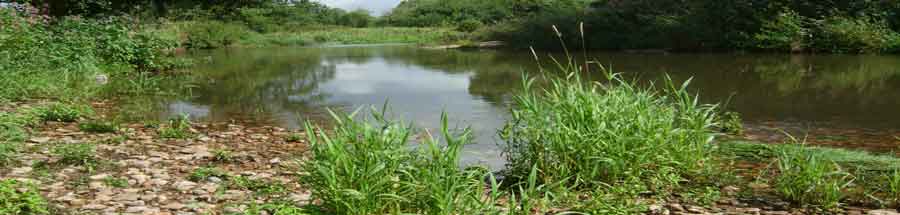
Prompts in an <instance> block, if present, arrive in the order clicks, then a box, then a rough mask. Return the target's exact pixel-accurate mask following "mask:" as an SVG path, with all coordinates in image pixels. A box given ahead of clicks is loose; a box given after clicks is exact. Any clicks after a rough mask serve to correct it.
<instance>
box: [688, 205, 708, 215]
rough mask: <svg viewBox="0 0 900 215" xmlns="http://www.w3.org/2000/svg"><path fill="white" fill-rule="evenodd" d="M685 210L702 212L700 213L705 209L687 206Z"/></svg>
mask: <svg viewBox="0 0 900 215" xmlns="http://www.w3.org/2000/svg"><path fill="white" fill-rule="evenodd" d="M687 211H688V212H691V213H698V214H702V213H705V212H706V210H705V209H703V208H701V207H697V206H688V207H687Z"/></svg>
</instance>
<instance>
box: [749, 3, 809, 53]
mask: <svg viewBox="0 0 900 215" xmlns="http://www.w3.org/2000/svg"><path fill="white" fill-rule="evenodd" d="M806 25H807V23H806V20H805V17H803V16H800V14H798V13H797V12H795V11H792V10H789V11H787V12H783V13H781V14H778V16H777V17H776V18H775V19H774V20H767V21H765V22H764V23H763V26H762V29H761V30H760V32H759V33H757V34H756V35H754V37H753V39H754V40H755V43H756V46H757V47H758V48H762V49H771V50H779V51H797V50H801V49H803V48H804V45H805V44H804V43H805V42H806V39H807V37H808V36H810V35H809V32H808V30H807V29H806Z"/></svg>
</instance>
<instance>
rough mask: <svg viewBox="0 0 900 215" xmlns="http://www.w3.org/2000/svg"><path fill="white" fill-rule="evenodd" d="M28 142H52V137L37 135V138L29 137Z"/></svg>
mask: <svg viewBox="0 0 900 215" xmlns="http://www.w3.org/2000/svg"><path fill="white" fill-rule="evenodd" d="M28 142H31V143H46V142H50V138H49V137H35V138H31V139H28Z"/></svg>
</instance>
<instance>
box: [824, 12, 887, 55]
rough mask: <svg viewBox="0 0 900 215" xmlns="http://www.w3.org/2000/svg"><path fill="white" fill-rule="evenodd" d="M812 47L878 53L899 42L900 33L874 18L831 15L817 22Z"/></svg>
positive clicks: (828, 50) (847, 51) (826, 50)
mask: <svg viewBox="0 0 900 215" xmlns="http://www.w3.org/2000/svg"><path fill="white" fill-rule="evenodd" d="M816 33H817V34H815V36H813V45H812V46H813V48H814V49H815V50H817V51H823V52H836V53H879V52H885V51H893V50H896V49H897V48H898V45H900V34H898V33H897V32H894V31H893V30H891V29H890V28H889V27H888V26H887V24H886V23H885V22H884V21H879V20H875V19H872V18H846V17H831V18H828V19H825V20H820V21H818V22H817V32H816Z"/></svg>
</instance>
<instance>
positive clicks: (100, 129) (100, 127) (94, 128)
mask: <svg viewBox="0 0 900 215" xmlns="http://www.w3.org/2000/svg"><path fill="white" fill-rule="evenodd" d="M78 128H79V129H81V130H82V131H85V132H91V133H114V132H116V130H119V126H118V125H116V124H115V123H112V122H99V121H91V122H83V123H80V124H78Z"/></svg>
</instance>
